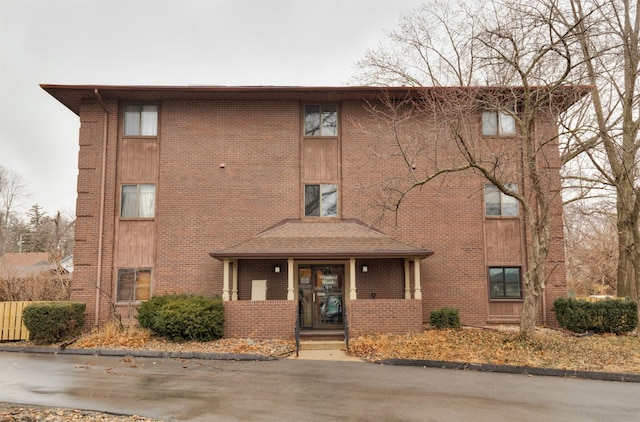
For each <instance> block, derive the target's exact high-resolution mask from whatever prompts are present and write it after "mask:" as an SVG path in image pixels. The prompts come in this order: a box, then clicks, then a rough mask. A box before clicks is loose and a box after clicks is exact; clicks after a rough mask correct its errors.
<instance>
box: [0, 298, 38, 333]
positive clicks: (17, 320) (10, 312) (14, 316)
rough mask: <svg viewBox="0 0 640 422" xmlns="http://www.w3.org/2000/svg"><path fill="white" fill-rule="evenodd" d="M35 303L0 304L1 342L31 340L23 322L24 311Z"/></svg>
mask: <svg viewBox="0 0 640 422" xmlns="http://www.w3.org/2000/svg"><path fill="white" fill-rule="evenodd" d="M30 303H33V302H0V341H6V340H29V330H27V327H25V326H24V323H23V322H22V310H23V309H24V307H25V306H27V305H29V304H30Z"/></svg>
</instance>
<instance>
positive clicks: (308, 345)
mask: <svg viewBox="0 0 640 422" xmlns="http://www.w3.org/2000/svg"><path fill="white" fill-rule="evenodd" d="M344 348H345V344H344V340H342V341H338V340H301V341H300V350H344Z"/></svg>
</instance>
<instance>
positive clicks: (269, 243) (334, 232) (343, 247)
mask: <svg viewBox="0 0 640 422" xmlns="http://www.w3.org/2000/svg"><path fill="white" fill-rule="evenodd" d="M209 255H211V256H212V257H214V258H216V259H219V260H224V259H238V258H243V259H262V258H308V259H310V258H315V259H319V258H332V259H336V258H339V259H346V258H413V259H415V258H417V259H424V258H426V257H428V256H430V255H433V251H431V250H429V249H424V248H418V247H414V246H411V245H408V244H406V243H404V242H401V241H399V240H396V239H394V238H392V237H390V236H387V235H386V234H384V233H382V232H380V231H378V230H376V229H373V228H371V227H369V226H367V225H366V224H364V223H362V222H361V221H358V220H355V219H348V220H331V221H324V220H323V221H302V220H299V219H290V220H283V221H281V222H280V223H278V224H276V225H274V226H272V227H270V228H268V229H266V230H265V231H263V232H261V233H259V234H257V235H256V236H254V237H252V238H250V239H248V240H246V241H244V242H241V243H239V244H237V245H235V246H231V247H229V248H226V249H224V250H220V251H214V252H211V253H210V254H209Z"/></svg>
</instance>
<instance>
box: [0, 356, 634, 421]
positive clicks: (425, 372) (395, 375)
mask: <svg viewBox="0 0 640 422" xmlns="http://www.w3.org/2000/svg"><path fill="white" fill-rule="evenodd" d="M0 402H11V403H22V404H36V405H46V406H56V407H69V408H76V409H86V410H99V411H106V412H112V413H119V414H138V415H143V416H147V417H154V418H159V419H163V420H167V421H169V420H180V421H252V420H259V421H322V422H333V421H336V422H337V421H382V420H383V421H469V420H472V421H474V422H481V421H541V420H550V421H605V420H614V421H616V422H621V421H634V422H637V421H638V420H640V384H638V383H621V382H611V381H595V380H581V379H566V378H557V377H536V376H526V375H510V374H496V373H485V372H474V371H459V370H446V369H433V368H420V367H417V368H416V367H398V366H380V365H374V364H368V363H362V362H332V361H312V360H295V359H284V360H278V361H267V362H234V361H207V360H177V359H151V358H122V357H104V356H102V357H98V356H70V355H37V354H27V353H10V352H0Z"/></svg>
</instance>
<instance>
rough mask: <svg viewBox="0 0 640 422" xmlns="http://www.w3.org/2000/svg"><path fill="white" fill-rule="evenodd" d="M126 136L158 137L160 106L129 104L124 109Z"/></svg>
mask: <svg viewBox="0 0 640 422" xmlns="http://www.w3.org/2000/svg"><path fill="white" fill-rule="evenodd" d="M124 135H125V136H157V135H158V106H157V105H139V104H129V105H126V106H125V107H124Z"/></svg>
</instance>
